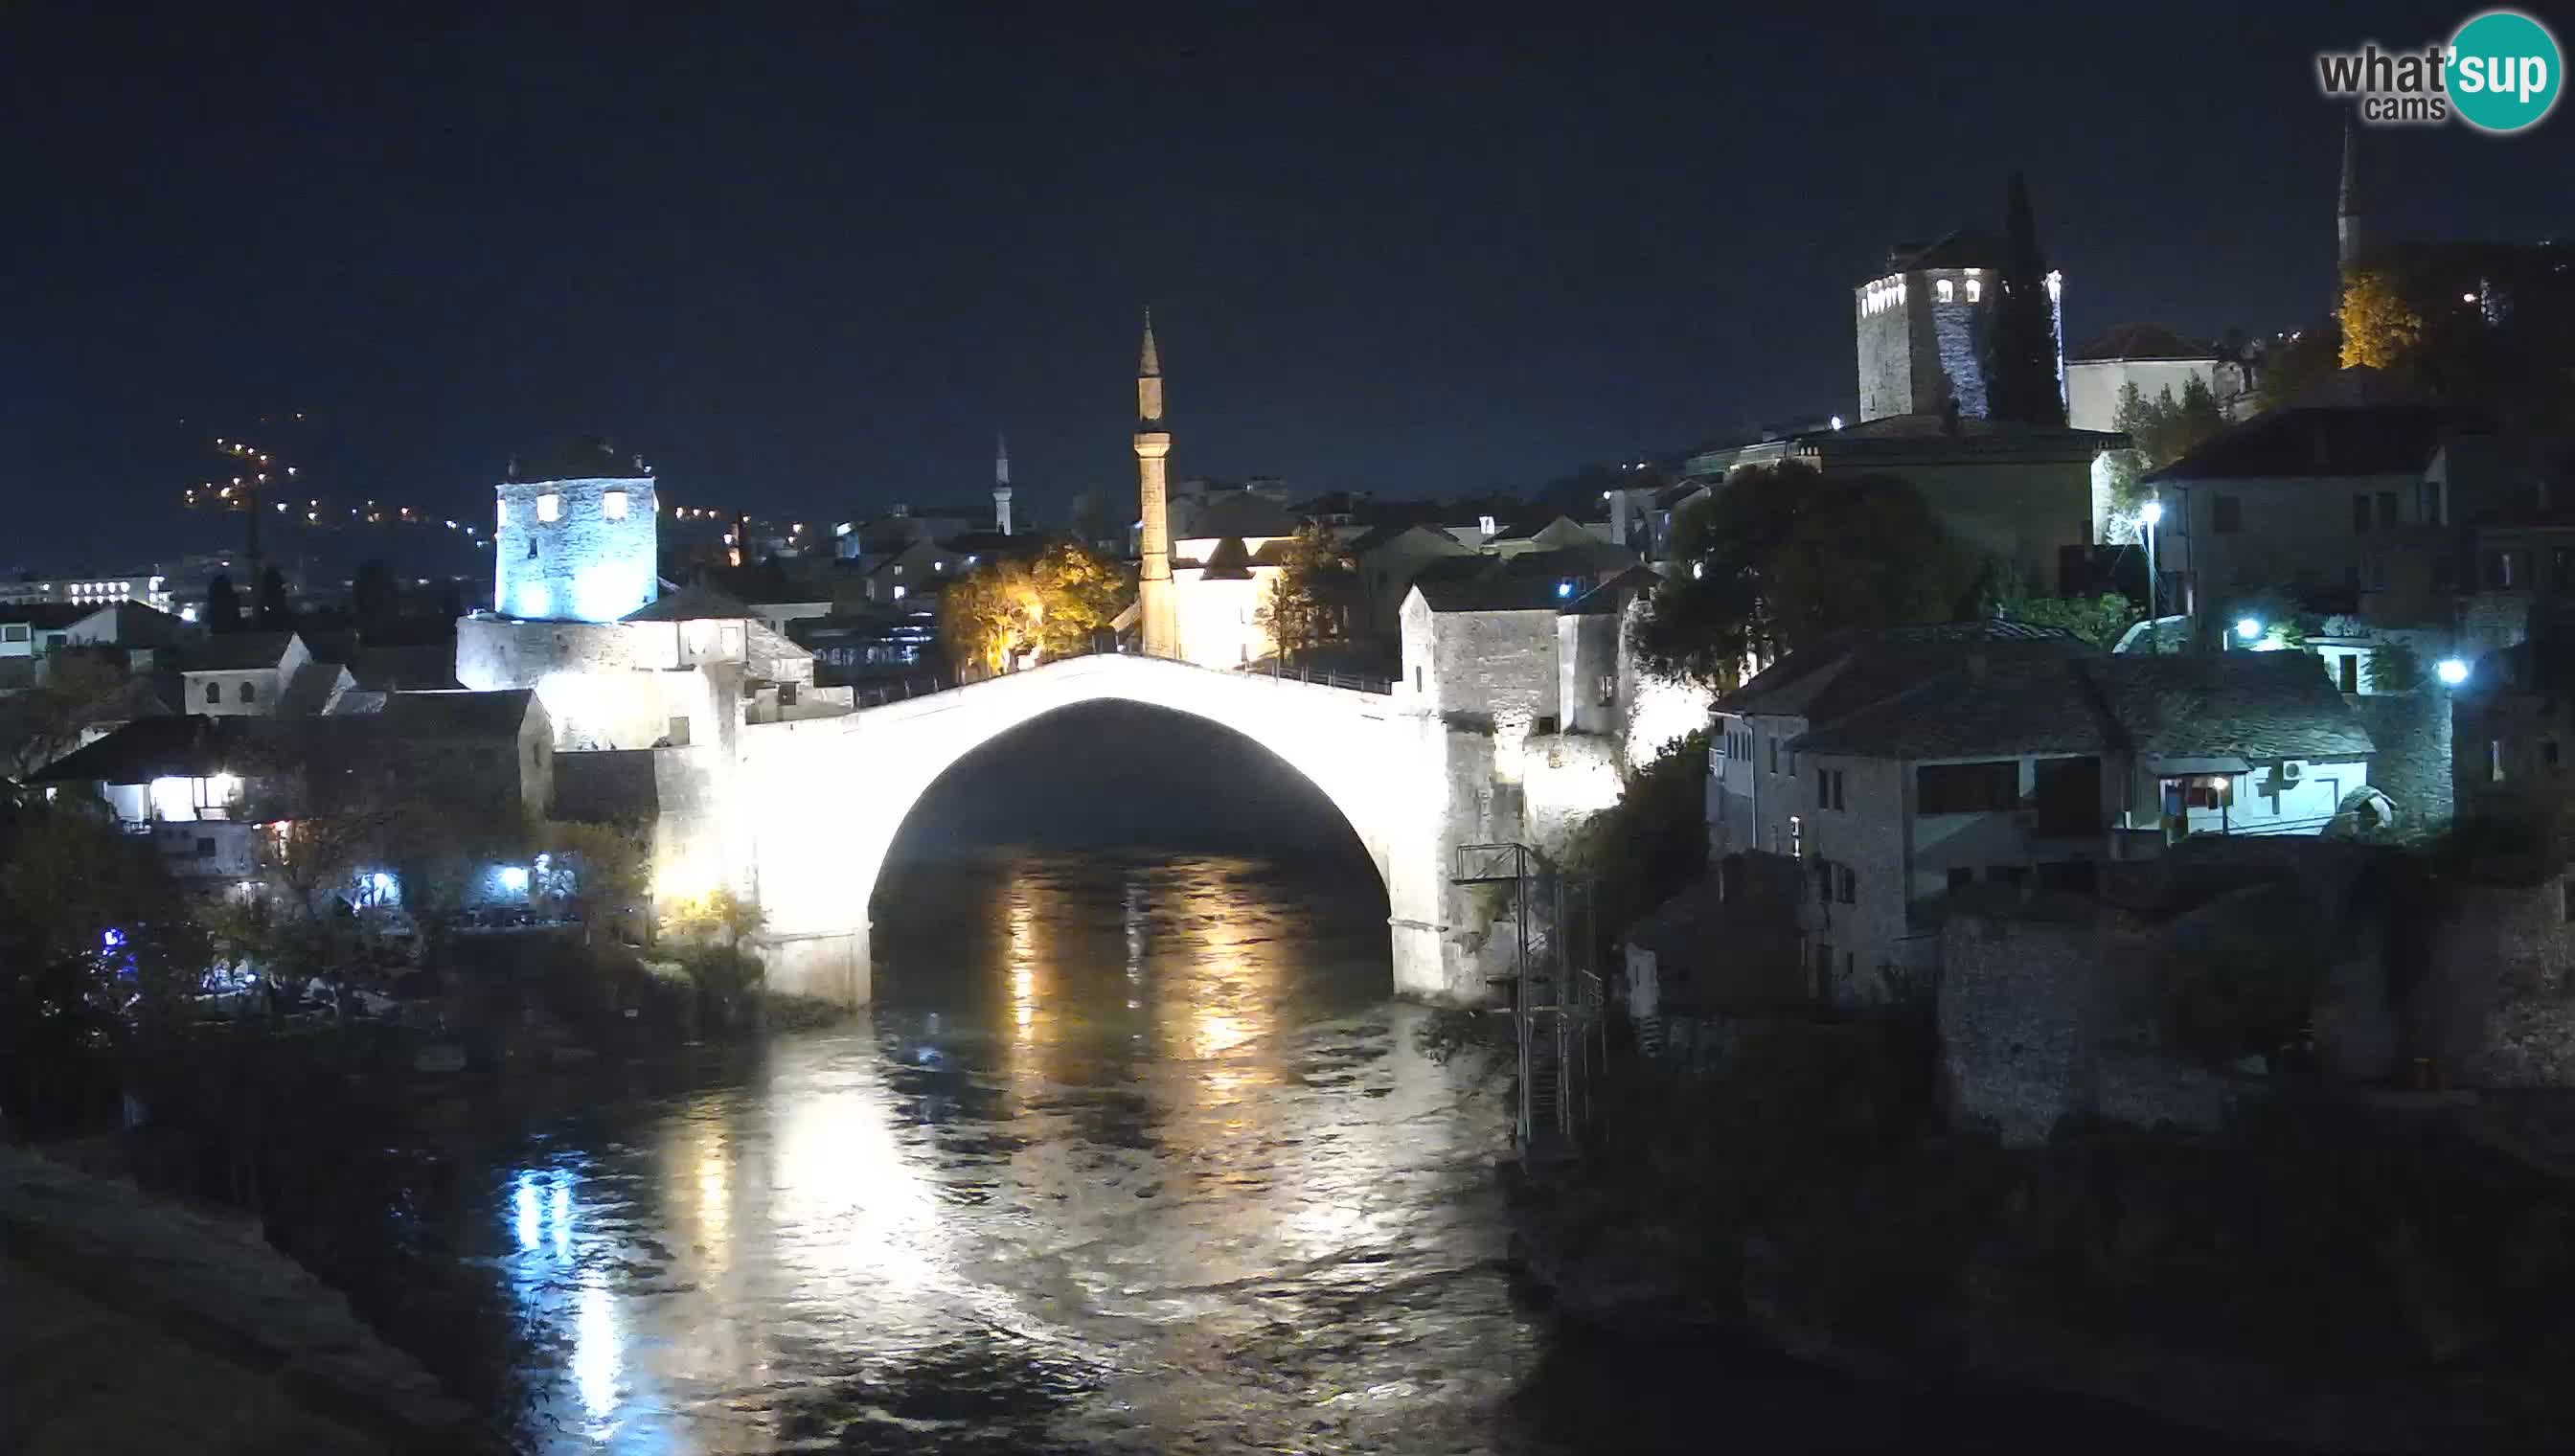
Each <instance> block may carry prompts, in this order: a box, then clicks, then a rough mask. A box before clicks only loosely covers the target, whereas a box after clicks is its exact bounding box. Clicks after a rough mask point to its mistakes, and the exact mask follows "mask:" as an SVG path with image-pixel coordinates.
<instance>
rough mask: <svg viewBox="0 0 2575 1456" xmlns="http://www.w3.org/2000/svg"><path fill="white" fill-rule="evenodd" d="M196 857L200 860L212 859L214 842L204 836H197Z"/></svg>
mask: <svg viewBox="0 0 2575 1456" xmlns="http://www.w3.org/2000/svg"><path fill="white" fill-rule="evenodd" d="M197 857H198V858H200V859H212V858H214V857H215V841H214V840H213V839H211V838H207V837H205V836H204V835H199V836H198V838H197Z"/></svg>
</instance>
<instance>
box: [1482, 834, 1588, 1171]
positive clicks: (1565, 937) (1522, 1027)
mask: <svg viewBox="0 0 2575 1456" xmlns="http://www.w3.org/2000/svg"><path fill="white" fill-rule="evenodd" d="M1455 882H1456V883H1458V884H1508V885H1509V886H1511V900H1512V914H1513V917H1514V921H1515V923H1514V925H1513V927H1512V928H1513V931H1514V939H1513V941H1512V949H1513V957H1514V958H1513V963H1512V974H1511V976H1510V978H1509V981H1508V985H1509V992H1510V997H1511V1022H1512V1028H1513V1031H1514V1032H1515V1033H1516V1039H1517V1042H1518V1049H1519V1066H1518V1071H1519V1109H1518V1110H1519V1117H1518V1122H1517V1127H1516V1129H1515V1132H1516V1140H1517V1142H1518V1143H1519V1145H1520V1148H1521V1150H1522V1153H1523V1155H1524V1156H1527V1157H1532V1158H1542V1157H1564V1156H1571V1155H1573V1154H1574V1153H1576V1152H1578V1151H1579V1134H1580V1131H1581V1129H1582V1126H1583V1124H1584V1123H1585V1122H1586V1121H1587V1120H1588V1119H1589V1116H1590V1098H1589V1092H1590V1074H1591V1072H1592V1070H1593V1069H1594V1068H1596V1067H1597V1066H1598V1065H1599V1058H1600V1056H1601V1054H1602V1051H1603V1046H1602V1028H1603V1026H1604V1024H1605V1022H1604V1019H1603V1009H1604V1008H1603V1005H1602V994H1601V989H1602V988H1601V982H1600V977H1599V976H1598V975H1596V974H1594V973H1593V972H1592V971H1591V970H1589V969H1588V968H1585V967H1583V966H1580V965H1578V964H1577V963H1576V962H1578V961H1580V960H1583V959H1587V958H1588V956H1589V953H1590V948H1591V942H1590V935H1589V930H1590V924H1589V918H1588V909H1589V901H1590V897H1589V895H1588V893H1587V887H1586V886H1584V885H1581V884H1577V883H1572V882H1569V881H1568V880H1567V879H1566V878H1565V876H1564V875H1562V874H1561V873H1558V872H1557V871H1555V870H1552V869H1549V868H1547V867H1546V866H1545V864H1544V862H1543V861H1542V860H1541V859H1540V858H1539V857H1538V855H1537V852H1536V851H1535V850H1533V849H1531V848H1530V847H1529V846H1528V845H1526V844H1466V845H1460V846H1459V847H1458V850H1457V872H1456V875H1455ZM1541 904H1543V905H1544V906H1546V907H1547V909H1548V911H1549V914H1548V915H1547V916H1546V917H1545V918H1544V920H1543V922H1542V923H1541V922H1540V921H1539V920H1538V919H1537V917H1536V911H1537V909H1538V907H1539V906H1540V905H1541Z"/></svg>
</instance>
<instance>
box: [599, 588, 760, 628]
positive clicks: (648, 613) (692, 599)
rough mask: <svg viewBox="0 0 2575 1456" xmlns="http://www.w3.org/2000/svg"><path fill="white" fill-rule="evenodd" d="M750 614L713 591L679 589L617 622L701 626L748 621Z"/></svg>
mask: <svg viewBox="0 0 2575 1456" xmlns="http://www.w3.org/2000/svg"><path fill="white" fill-rule="evenodd" d="M750 616H752V610H751V609H750V608H748V607H746V606H744V605H743V604H742V603H741V601H740V600H739V599H737V598H734V597H730V596H727V595H726V594H725V593H722V592H719V591H717V590H716V589H715V588H713V587H682V588H681V589H680V590H679V591H677V592H668V593H665V594H663V595H662V596H660V597H658V598H655V599H654V600H653V601H651V602H648V603H646V604H644V605H643V606H641V607H638V608H636V609H635V610H634V611H632V612H629V613H627V614H626V615H625V616H624V617H622V618H620V619H619V621H621V622H704V621H709V620H726V619H731V618H737V617H741V618H748V617H750Z"/></svg>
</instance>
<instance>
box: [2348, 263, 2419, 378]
mask: <svg viewBox="0 0 2575 1456" xmlns="http://www.w3.org/2000/svg"><path fill="white" fill-rule="evenodd" d="M2422 342H2423V316H2422V315H2421V314H2418V313H2416V312H2415V311H2414V307H2413V305H2411V304H2409V303H2407V302H2406V301H2405V296H2404V294H2403V293H2402V292H2401V291H2399V289H2398V288H2397V285H2396V280H2395V278H2394V277H2393V276H2391V275H2389V274H2387V273H2383V272H2380V271H2378V270H2375V269H2366V268H2356V269H2353V270H2351V271H2350V272H2348V273H2346V274H2344V275H2343V281H2342V366H2343V368H2345V369H2350V368H2352V367H2354V366H2356V365H2360V366H2366V367H2368V368H2370V369H2394V368H2396V367H2397V366H2399V365H2400V364H2404V363H2406V362H2407V361H2408V359H2409V357H2410V356H2411V355H2412V353H2413V351H2414V349H2415V347H2416V346H2417V345H2420V344H2421V343H2422Z"/></svg>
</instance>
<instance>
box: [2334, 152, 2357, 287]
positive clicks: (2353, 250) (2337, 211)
mask: <svg viewBox="0 0 2575 1456" xmlns="http://www.w3.org/2000/svg"><path fill="white" fill-rule="evenodd" d="M2360 247H2361V242H2360V131H2359V129H2358V128H2356V127H2354V126H2353V125H2352V124H2351V122H2350V120H2349V119H2345V120H2344V122H2343V124H2342V199H2341V201H2340V202H2339V203H2338V204H2337V205H2336V206H2335V208H2334V257H2335V259H2336V260H2337V261H2338V262H2339V263H2340V264H2341V267H2342V271H2343V272H2345V273H2349V272H2350V271H2351V268H2352V265H2353V264H2355V263H2358V262H2359V261H2360Z"/></svg>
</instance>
